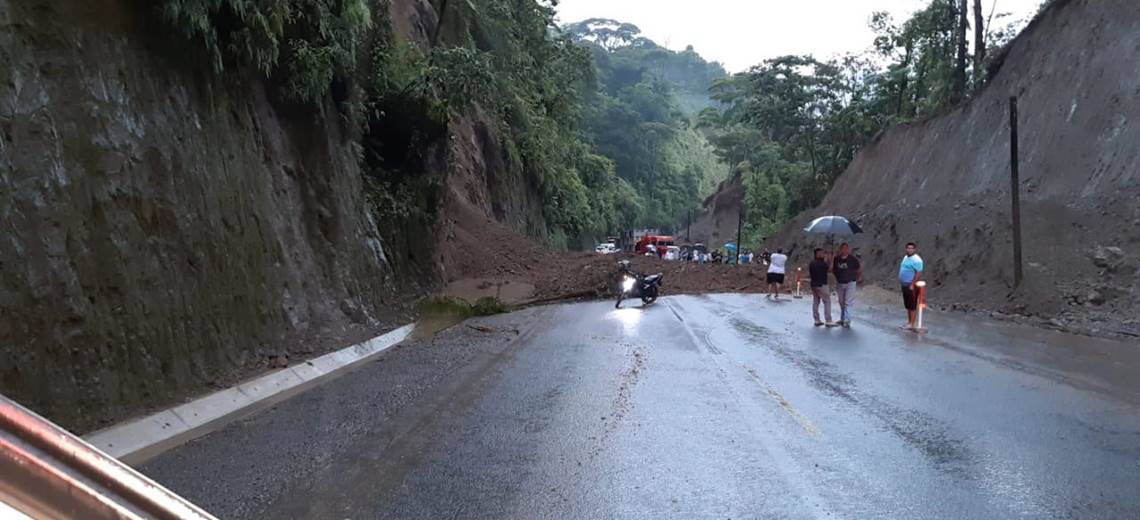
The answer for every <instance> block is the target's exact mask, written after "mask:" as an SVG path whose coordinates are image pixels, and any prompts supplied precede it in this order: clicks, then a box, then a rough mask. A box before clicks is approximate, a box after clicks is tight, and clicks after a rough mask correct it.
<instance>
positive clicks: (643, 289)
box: [614, 260, 664, 309]
mask: <svg viewBox="0 0 1140 520" xmlns="http://www.w3.org/2000/svg"><path fill="white" fill-rule="evenodd" d="M618 266H619V269H620V271H621V281H620V282H619V286H618V299H617V303H616V304H615V305H614V308H615V309H620V308H621V302H622V300H624V299H625V298H626V297H627V295H628V297H630V298H641V303H642V304H644V305H649V304H651V303H653V302H654V301H657V296H658V295H659V294H660V293H661V279H662V278H663V277H664V275H663V274H662V273H657V274H653V275H649V276H645V275H643V274H639V273H637V272H635V271H634V270H633V269H632V268H631V267H630V264H629V260H622V261H621V262H618Z"/></svg>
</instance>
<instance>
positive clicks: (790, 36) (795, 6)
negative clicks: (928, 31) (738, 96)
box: [558, 0, 1041, 72]
mask: <svg viewBox="0 0 1140 520" xmlns="http://www.w3.org/2000/svg"><path fill="white" fill-rule="evenodd" d="M995 1H996V2H997V11H998V12H1011V13H1013V14H1014V17H1011V18H1023V17H1027V16H1030V15H1032V14H1033V13H1035V12H1036V11H1037V6H1038V5H1040V4H1041V0H983V2H982V3H983V5H984V6H985V7H984V9H985V10H987V14H988V10H989V9H990V6H991V5H993V3H994V2H995ZM928 3H929V0H561V2H560V3H559V5H558V12H559V22H560V23H567V22H577V21H581V20H584V19H586V18H613V19H615V20H619V21H623V22H629V23H632V24H634V25H637V26H638V27H639V28H641V31H642V34H643V35H645V36H646V37H648V38H650V39H652V40H654V41H656V42H657V43H660V44H662V45H665V46H667V47H669V48H670V49H677V50H679V49H684V48H685V46H686V45H692V46H693V47H694V48H695V49H696V51H697V52H699V53H700V54H701V55H702V56H704V58H705V59H707V60H711V61H719V62H721V63H723V64H724V65H725V67H726V68H727V69H728V70H729V71H730V72H739V71H742V70H744V69H747V68H748V67H750V66H752V65H754V64H756V63H759V62H761V61H763V60H764V59H767V58H771V57H775V56H781V55H784V54H814V55H815V56H816V57H817V58H828V57H831V56H833V55H837V54H843V53H846V52H859V51H862V50H864V49H866V48H868V47H870V45H871V42H872V40H873V39H874V36H873V34H872V33H871V30H870V29H869V28H868V27H867V21H868V20H869V19H870V16H871V13H872V12H873V11H880V10H886V11H890V12H891V13H892V14H893V15H894V17H895V19H896V21H902V20H905V19H907V18H908V17H909V16H910V14H911V13H913V12H914V11H915V10H917V9H919V8H921V7H922V6H924V5H926V4H928ZM970 5H971V6H972V5H973V1H971V2H970ZM972 18H973V15H972V14H971V23H973V21H972ZM1004 23H1005V22H1002V24H1004Z"/></svg>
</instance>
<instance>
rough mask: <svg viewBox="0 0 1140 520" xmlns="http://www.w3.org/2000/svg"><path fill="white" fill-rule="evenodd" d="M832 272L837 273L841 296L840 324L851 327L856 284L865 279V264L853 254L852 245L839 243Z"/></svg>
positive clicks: (836, 279) (837, 291)
mask: <svg viewBox="0 0 1140 520" xmlns="http://www.w3.org/2000/svg"><path fill="white" fill-rule="evenodd" d="M831 272H833V273H835V293H836V295H837V296H838V297H839V324H840V325H843V326H844V327H850V326H851V311H852V307H854V306H855V286H856V285H857V283H858V282H860V281H862V279H863V266H861V265H859V259H858V258H855V256H854V255H852V254H851V246H849V245H847V243H846V242H844V243H842V244H840V245H839V254H838V255H836V257H835V260H834V261H833V262H832V267H831Z"/></svg>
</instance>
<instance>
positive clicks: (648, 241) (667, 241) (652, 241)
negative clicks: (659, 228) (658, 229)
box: [633, 235, 673, 256]
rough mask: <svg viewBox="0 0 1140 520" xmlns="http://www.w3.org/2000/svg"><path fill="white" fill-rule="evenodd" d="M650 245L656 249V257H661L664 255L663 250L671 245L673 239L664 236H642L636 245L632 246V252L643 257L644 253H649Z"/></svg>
mask: <svg viewBox="0 0 1140 520" xmlns="http://www.w3.org/2000/svg"><path fill="white" fill-rule="evenodd" d="M650 245H652V246H653V247H654V248H655V249H657V256H663V255H664V254H665V248H666V247H668V246H671V245H673V237H671V236H666V235H646V236H643V237H641V240H638V241H637V245H636V246H634V248H633V252H634V253H637V254H639V255H644V254H645V253H648V252H650V249H649V246H650Z"/></svg>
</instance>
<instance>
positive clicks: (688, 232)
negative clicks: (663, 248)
mask: <svg viewBox="0 0 1140 520" xmlns="http://www.w3.org/2000/svg"><path fill="white" fill-rule="evenodd" d="M685 242H689V243H692V242H693V210H692V209H691V208H690V209H689V221H688V223H687V224H685Z"/></svg>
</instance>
